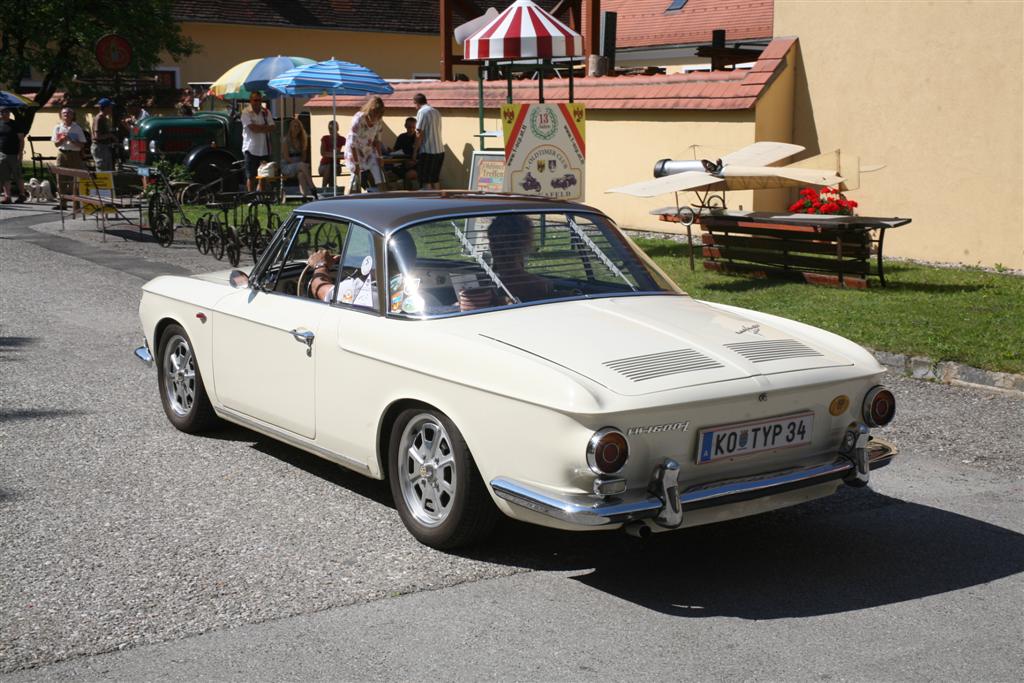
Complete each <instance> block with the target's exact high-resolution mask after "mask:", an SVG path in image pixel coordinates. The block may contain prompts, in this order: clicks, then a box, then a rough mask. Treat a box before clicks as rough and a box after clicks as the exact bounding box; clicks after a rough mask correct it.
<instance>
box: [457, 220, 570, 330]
mask: <svg viewBox="0 0 1024 683" xmlns="http://www.w3.org/2000/svg"><path fill="white" fill-rule="evenodd" d="M487 240H488V242H489V243H490V246H491V268H492V269H493V270H494V274H495V275H497V276H498V278H499V279H500V280H501V284H502V285H504V288H505V289H502V288H501V287H498V286H497V284H498V283H494V284H495V287H494V288H488V289H480V290H462V291H460V292H459V309H460V310H463V311H473V310H478V309H481V308H488V307H490V306H505V305H507V304H512V303H516V302H515V301H513V300H511V299H509V297H508V295H507V294H506V293H505V290H508V293H509V294H511V295H512V296H514V297H515V298H516V299H518V300H519V301H536V300H537V299H544V298H546V297H548V296H551V293H552V291H553V288H552V286H551V282H550V281H549V280H547V279H545V278H543V277H540V276H539V275H535V274H533V273H531V272H529V271H527V270H526V257H527V255H528V254H529V253H530V251H531V250H532V249H533V223H532V222H531V221H530V219H529V218H527V217H526V216H524V215H522V214H502V215H500V216H497V217H495V219H494V220H493V221H491V224H490V225H489V226H488V227H487ZM482 292H488V293H489V294H490V296H485V295H484V294H482Z"/></svg>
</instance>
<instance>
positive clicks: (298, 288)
mask: <svg viewBox="0 0 1024 683" xmlns="http://www.w3.org/2000/svg"><path fill="white" fill-rule="evenodd" d="M308 272H309V264H308V263H307V264H306V267H305V268H303V269H302V272H301V273H299V281H298V282H296V283H295V296H303V294H302V281H303V280H305V279H306V273H308ZM306 286H307V287H308V286H309V285H306Z"/></svg>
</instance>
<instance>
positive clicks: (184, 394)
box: [157, 324, 217, 434]
mask: <svg viewBox="0 0 1024 683" xmlns="http://www.w3.org/2000/svg"><path fill="white" fill-rule="evenodd" d="M158 348H159V349H160V352H159V358H160V365H159V368H158V371H157V375H158V377H157V382H158V384H159V386H160V400H161V402H162V403H163V406H164V412H165V413H167V419H168V420H170V421H171V424H173V425H174V426H175V427H177V428H178V429H180V430H181V431H183V432H188V433H189V434H197V433H199V432H203V431H206V430H208V429H209V428H210V427H212V426H214V424H215V423H216V421H217V417H216V414H215V413H214V412H213V407H212V406H211V405H210V399H209V397H208V396H207V395H206V387H204V386H203V378H202V376H201V375H200V374H199V365H198V363H196V355H195V351H194V350H193V348H192V342H191V341H190V340H189V338H188V334H186V332H185V330H184V329H183V328H182V327H181V326H180V325H177V324H174V325H168V326H167V329H166V330H164V333H163V335H162V336H161V338H160V346H159V347H158Z"/></svg>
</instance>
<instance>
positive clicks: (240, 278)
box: [228, 270, 249, 289]
mask: <svg viewBox="0 0 1024 683" xmlns="http://www.w3.org/2000/svg"><path fill="white" fill-rule="evenodd" d="M228 282H229V283H231V286H232V287H234V288H235V289H238V288H239V287H248V286H249V276H248V275H246V274H245V273H243V272H242V271H240V270H232V271H231V274H230V275H228Z"/></svg>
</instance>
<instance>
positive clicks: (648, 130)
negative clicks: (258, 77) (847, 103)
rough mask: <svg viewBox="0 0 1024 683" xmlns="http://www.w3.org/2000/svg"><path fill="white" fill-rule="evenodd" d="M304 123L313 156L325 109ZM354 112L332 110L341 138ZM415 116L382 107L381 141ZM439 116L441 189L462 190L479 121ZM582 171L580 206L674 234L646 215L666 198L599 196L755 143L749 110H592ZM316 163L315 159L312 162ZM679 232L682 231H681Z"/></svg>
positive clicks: (733, 198)
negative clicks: (676, 164) (662, 167)
mask: <svg viewBox="0 0 1024 683" xmlns="http://www.w3.org/2000/svg"><path fill="white" fill-rule="evenodd" d="M310 111H311V117H310V126H311V133H312V134H311V139H312V140H313V143H312V144H313V146H314V150H313V151H314V152H317V151H318V149H319V144H320V143H319V141H320V138H321V136H324V135H326V134H327V124H328V122H329V121H330V120H331V110H330V107H327V108H326V109H325V108H320V107H318V108H315V109H311V110H310ZM354 113H355V110H353V109H351V108H348V109H344V110H342V109H339V110H338V127H339V130H340V131H341V133H342V135H347V132H348V129H349V126H350V122H351V120H352V115H353V114H354ZM414 114H415V111H414V110H413V108H412V107H409V108H408V109H401V110H398V109H394V108H392V109H389V110H388V111H387V112H386V114H385V117H384V123H385V125H386V126H387V129H388V130H387V132H386V133H385V135H384V143H385V144H387V145H391V144H393V142H394V139H395V135H396V134H397V133H400V132H402V130H403V122H404V120H405V117H407V116H412V115H414ZM442 115H443V116H444V120H443V128H444V142H445V153H446V155H447V156H446V157H445V162H444V166H443V168H442V173H441V183H442V187H445V188H448V189H452V188H466V187H467V186H468V185H469V165H470V161H471V159H472V157H473V150H474V149H479V146H478V145H477V138H476V137H475V135H476V133H478V132H479V122H478V118H477V112H476V111H475V110H466V109H459V110H442ZM484 127H485V128H486V129H487V130H501V122H500V120H499V118H498V112H497V110H488V111H487V118H486V119H485V126H484ZM586 135H587V140H586V142H587V170H586V200H585V203H587V204H589V205H591V206H594V207H597V208H598V209H601V210H602V211H604V212H605V213H607V214H608V215H609V216H610V217H611V218H612V219H613V220H615V221H616V222H617V223H618V224H619V225H621V226H623V227H627V228H632V229H639V230H672V231H674V230H673V228H672V224H669V223H664V222H661V221H659V220H658V219H657V217H656V216H651V215H650V214H649V211H650V210H651V209H654V208H657V207H660V206H668V205H670V204H672V202H673V199H672V197H671V196H667V197H660V198H653V199H639V198H636V197H629V196H627V195H621V194H606V193H605V190H607V189H608V188H609V187H616V186H619V185H625V184H627V183H631V182H636V181H640V180H646V179H649V178H652V177H653V176H652V171H653V169H654V163H655V162H656V161H658V160H659V159H664V158H666V157H672V158H675V159H686V158H693V152H692V150H691V149H690V148H689V146H690V145H693V144H700V145H702V147H701V148H700V150H699V152H698V157H700V156H704V157H708V156H716V155H717V156H721V155H722V154H725V153H726V152H730V151H733V150H735V149H738V148H739V147H743V146H744V145H748V144H750V143H752V142H754V116H753V112H750V111H745V112H730V111H715V112H704V111H650V110H639V111H638V110H623V109H614V110H598V109H592V110H590V111H588V112H587V133H586ZM488 147H489V148H492V149H493V148H498V149H500V142H496V141H494V140H488ZM314 163H315V162H314ZM752 194H753V193H751V192H730V193H729V196H728V200H729V206H730V208H732V207H736V208H738V207H739V206H740V205H742V206H743V207H744V208H747V209H749V208H751V205H752V202H753V200H752ZM680 200H681V201H692V200H693V195H692V194H691V193H687V194H686V195H685V196H684V195H680ZM684 232H685V231H684Z"/></svg>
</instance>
